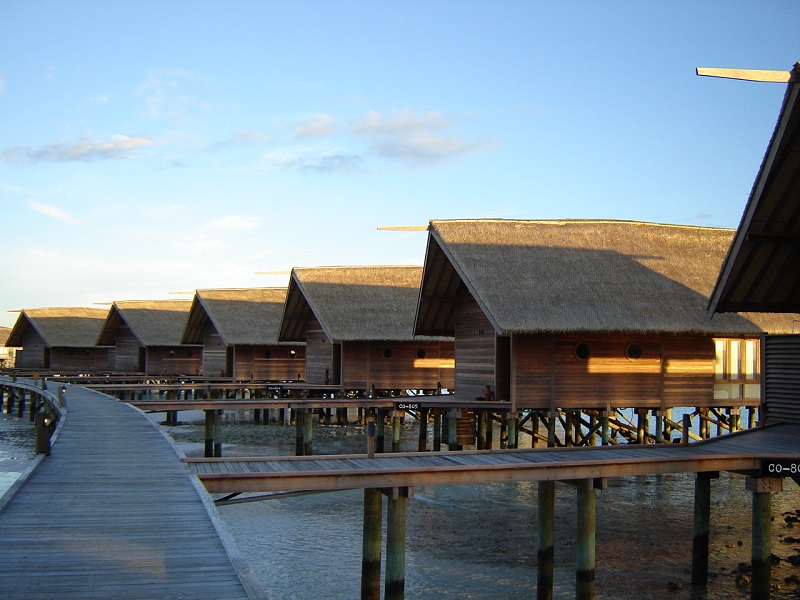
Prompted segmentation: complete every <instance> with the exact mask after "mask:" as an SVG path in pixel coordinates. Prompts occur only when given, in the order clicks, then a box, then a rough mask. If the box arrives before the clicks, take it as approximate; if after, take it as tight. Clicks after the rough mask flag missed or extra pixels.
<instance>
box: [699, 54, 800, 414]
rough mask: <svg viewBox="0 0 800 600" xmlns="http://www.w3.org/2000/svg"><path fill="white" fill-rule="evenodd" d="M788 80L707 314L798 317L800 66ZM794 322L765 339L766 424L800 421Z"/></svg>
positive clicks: (799, 345) (798, 329)
mask: <svg viewBox="0 0 800 600" xmlns="http://www.w3.org/2000/svg"><path fill="white" fill-rule="evenodd" d="M786 75H787V79H788V85H787V88H786V93H785V95H784V98H783V104H782V105H781V110H780V114H779V116H778V121H777V123H776V125H775V130H774V132H773V134H772V138H771V139H770V142H769V145H768V147H767V151H766V153H765V155H764V159H763V161H762V163H761V167H760V168H759V170H758V173H757V175H756V179H755V182H754V183H753V188H752V190H751V192H750V196H749V198H748V201H747V205H746V206H745V209H744V213H743V214H742V218H741V221H740V223H739V228H738V229H737V231H736V235H735V237H734V238H733V243H732V244H731V246H730V249H729V251H728V254H727V255H726V257H725V260H724V262H723V264H722V268H721V269H720V272H719V278H718V280H717V283H716V285H715V287H714V290H713V293H712V294H711V301H710V310H711V313H712V314H719V313H727V312H732V311H754V312H757V311H764V312H769V313H797V312H800V270H798V267H797V265H798V264H800V63H796V64H795V65H794V68H793V69H792V70H791V71H790V72H788V73H787V74H786ZM755 76H756V77H757V76H758V72H755ZM791 316H792V318H793V319H795V320H794V321H793V323H792V325H793V327H792V330H791V334H790V335H768V336H765V338H764V373H765V377H764V397H763V398H762V401H763V410H764V415H763V416H764V418H763V419H762V420H763V421H764V422H765V423H770V422H781V421H782V422H787V421H788V422H794V423H800V388H798V386H797V379H798V374H800V336H798V335H796V334H797V333H800V321H797V320H796V319H797V314H793V315H791ZM714 318H715V319H716V318H717V317H716V316H715V317H714ZM792 334H794V335H792Z"/></svg>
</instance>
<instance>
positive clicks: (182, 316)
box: [96, 300, 203, 376]
mask: <svg viewBox="0 0 800 600" xmlns="http://www.w3.org/2000/svg"><path fill="white" fill-rule="evenodd" d="M191 305H192V303H191V301H189V300H130V301H124V302H114V303H113V304H112V305H111V309H110V310H108V311H107V312H106V313H105V314H106V319H105V323H103V325H102V329H101V330H100V332H99V336H98V337H97V338H96V340H97V344H98V345H100V346H103V345H105V346H113V348H114V369H113V370H114V371H115V372H118V373H142V374H145V375H154V376H155V375H197V374H199V373H200V368H201V365H202V360H203V357H202V353H203V347H202V346H200V345H197V346H186V345H182V344H181V339H182V337H183V331H184V328H185V327H186V320H187V318H188V316H189V309H190V308H191Z"/></svg>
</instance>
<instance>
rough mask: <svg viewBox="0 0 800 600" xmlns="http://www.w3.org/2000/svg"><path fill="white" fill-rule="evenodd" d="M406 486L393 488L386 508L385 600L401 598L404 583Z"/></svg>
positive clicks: (403, 593)
mask: <svg viewBox="0 0 800 600" xmlns="http://www.w3.org/2000/svg"><path fill="white" fill-rule="evenodd" d="M407 494H408V488H394V489H392V490H391V493H390V494H389V500H388V503H387V509H386V577H385V581H384V598H385V600H402V598H403V597H404V595H405V585H406V497H407Z"/></svg>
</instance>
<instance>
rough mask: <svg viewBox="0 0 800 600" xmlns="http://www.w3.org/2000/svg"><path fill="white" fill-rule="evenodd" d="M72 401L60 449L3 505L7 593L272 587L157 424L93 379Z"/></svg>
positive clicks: (143, 593)
mask: <svg viewBox="0 0 800 600" xmlns="http://www.w3.org/2000/svg"><path fill="white" fill-rule="evenodd" d="M66 400H67V411H68V412H67V417H66V421H65V423H64V425H63V426H62V428H61V431H60V433H59V436H58V439H57V441H56V443H55V444H54V445H53V449H52V455H51V456H49V457H47V458H46V459H45V460H44V461H42V463H41V464H40V465H39V467H38V468H37V469H36V470H35V471H34V472H33V473H32V474H31V476H30V478H29V479H28V480H27V482H26V483H25V484H24V485H23V486H22V487H21V489H20V491H19V492H18V493H17V494H16V496H15V497H14V498H13V499H12V500H11V502H10V503H9V504H8V506H7V507H6V508H5V510H3V512H0V540H1V541H0V595H2V597H3V598H25V599H28V598H81V599H84V598H213V599H215V600H216V599H219V598H231V599H234V598H248V597H251V598H252V597H256V598H257V597H265V595H264V592H263V588H261V585H260V583H258V581H257V579H256V578H255V577H254V576H253V575H252V573H251V572H250V571H249V569H247V567H246V565H244V563H243V562H242V561H241V559H240V558H239V557H238V555H237V553H236V552H235V546H233V545H231V542H230V539H229V538H228V537H227V534H226V533H225V530H224V527H223V526H221V525H220V523H219V518H218V517H217V515H216V513H215V512H214V511H213V510H211V511H209V506H208V503H209V501H208V499H207V498H205V497H204V493H202V490H198V489H197V488H196V483H195V482H194V480H193V478H192V477H191V476H190V475H189V473H188V470H187V468H186V465H183V464H181V463H180V461H179V460H178V457H177V456H176V451H175V448H174V447H173V446H172V445H171V443H170V442H169V441H168V440H167V438H166V437H165V436H164V435H163V434H162V433H161V432H160V431H159V430H158V429H157V427H155V426H153V424H152V423H151V422H150V421H149V420H148V419H147V418H146V417H145V416H144V415H142V413H141V412H139V411H136V410H135V409H133V408H131V407H130V406H128V405H126V404H123V403H120V402H117V401H115V400H114V399H112V398H110V397H109V396H106V395H104V394H100V393H97V392H94V391H91V390H88V389H85V388H81V387H74V386H73V387H71V386H68V387H67V391H66ZM229 551H230V554H229Z"/></svg>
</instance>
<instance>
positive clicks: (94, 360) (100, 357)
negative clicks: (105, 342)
mask: <svg viewBox="0 0 800 600" xmlns="http://www.w3.org/2000/svg"><path fill="white" fill-rule="evenodd" d="M111 369H112V364H111V350H110V349H109V348H52V349H51V350H50V370H51V371H68V372H71V371H81V372H85V373H101V372H104V371H110V370H111Z"/></svg>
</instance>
